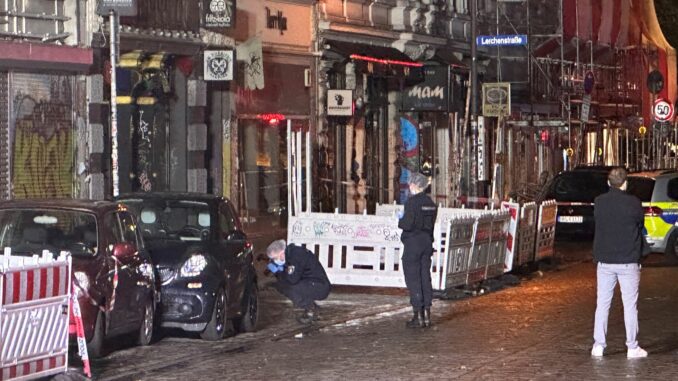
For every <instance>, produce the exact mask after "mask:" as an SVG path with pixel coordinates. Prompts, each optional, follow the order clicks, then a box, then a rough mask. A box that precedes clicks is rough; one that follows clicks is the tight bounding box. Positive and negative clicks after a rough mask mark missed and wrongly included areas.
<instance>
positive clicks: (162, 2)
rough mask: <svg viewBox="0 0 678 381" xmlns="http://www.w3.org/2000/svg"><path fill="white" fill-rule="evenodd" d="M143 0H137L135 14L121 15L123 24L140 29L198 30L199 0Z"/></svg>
mask: <svg viewBox="0 0 678 381" xmlns="http://www.w3.org/2000/svg"><path fill="white" fill-rule="evenodd" d="M171 3H172V5H171V6H168V5H167V4H168V1H167V0H143V1H138V2H137V16H135V17H121V18H120V23H121V24H123V25H130V26H135V27H137V28H141V29H166V30H182V31H191V32H199V31H200V15H201V10H200V3H201V1H200V0H172V1H171Z"/></svg>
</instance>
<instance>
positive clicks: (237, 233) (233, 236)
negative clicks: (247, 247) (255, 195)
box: [226, 230, 247, 241]
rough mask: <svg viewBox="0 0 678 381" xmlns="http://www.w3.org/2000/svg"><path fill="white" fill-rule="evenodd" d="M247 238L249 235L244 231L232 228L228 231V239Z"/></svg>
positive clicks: (238, 239)
mask: <svg viewBox="0 0 678 381" xmlns="http://www.w3.org/2000/svg"><path fill="white" fill-rule="evenodd" d="M246 239H247V236H246V235H245V233H244V232H242V231H240V230H232V231H230V232H228V233H226V240H227V241H244V240H246Z"/></svg>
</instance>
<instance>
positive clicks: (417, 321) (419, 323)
mask: <svg viewBox="0 0 678 381" xmlns="http://www.w3.org/2000/svg"><path fill="white" fill-rule="evenodd" d="M412 313H413V315H412V319H411V320H410V321H408V322H407V324H406V326H407V328H420V327H423V326H424V325H423V324H424V315H423V313H422V312H421V310H420V309H419V308H417V307H412Z"/></svg>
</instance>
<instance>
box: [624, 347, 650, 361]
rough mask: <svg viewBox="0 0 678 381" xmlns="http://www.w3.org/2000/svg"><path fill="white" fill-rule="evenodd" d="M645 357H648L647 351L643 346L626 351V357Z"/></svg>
mask: <svg viewBox="0 0 678 381" xmlns="http://www.w3.org/2000/svg"><path fill="white" fill-rule="evenodd" d="M643 357H647V351H646V350H645V349H643V348H641V347H637V348H634V349H629V350H628V351H627V352H626V358H629V359H639V358H643Z"/></svg>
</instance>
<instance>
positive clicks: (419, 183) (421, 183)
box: [409, 172, 428, 189]
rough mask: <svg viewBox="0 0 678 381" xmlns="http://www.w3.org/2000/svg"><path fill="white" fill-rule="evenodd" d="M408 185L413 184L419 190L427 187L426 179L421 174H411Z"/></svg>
mask: <svg viewBox="0 0 678 381" xmlns="http://www.w3.org/2000/svg"><path fill="white" fill-rule="evenodd" d="M409 183H410V184H414V185H415V186H416V187H417V188H419V189H426V187H427V186H428V177H426V176H424V175H422V174H421V173H416V172H414V173H412V175H411V176H410V181H409Z"/></svg>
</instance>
